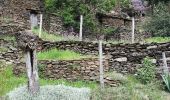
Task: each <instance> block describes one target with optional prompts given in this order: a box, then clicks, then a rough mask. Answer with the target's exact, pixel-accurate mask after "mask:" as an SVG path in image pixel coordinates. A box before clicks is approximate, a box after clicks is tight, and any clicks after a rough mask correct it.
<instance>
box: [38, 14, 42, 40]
mask: <svg viewBox="0 0 170 100" xmlns="http://www.w3.org/2000/svg"><path fill="white" fill-rule="evenodd" d="M42 18H43V15H42V14H40V31H39V37H41V33H42V20H43V19H42Z"/></svg>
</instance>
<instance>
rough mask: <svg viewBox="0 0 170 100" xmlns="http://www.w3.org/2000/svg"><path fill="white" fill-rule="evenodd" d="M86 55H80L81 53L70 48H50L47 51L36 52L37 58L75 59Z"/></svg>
mask: <svg viewBox="0 0 170 100" xmlns="http://www.w3.org/2000/svg"><path fill="white" fill-rule="evenodd" d="M87 57H88V56H82V55H81V54H78V53H75V52H73V51H70V50H57V49H51V50H49V51H45V52H39V53H38V59H39V60H75V59H81V58H87Z"/></svg>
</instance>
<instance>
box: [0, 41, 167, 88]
mask: <svg viewBox="0 0 170 100" xmlns="http://www.w3.org/2000/svg"><path fill="white" fill-rule="evenodd" d="M0 44H1V46H3V47H7V48H8V50H7V51H6V52H0V60H5V61H8V62H13V63H14V64H16V66H15V67H14V70H13V71H14V73H15V74H16V75H19V74H21V73H23V72H25V69H26V68H25V64H24V63H23V61H21V59H22V58H23V55H22V53H21V52H20V51H19V50H18V49H16V47H15V46H11V45H15V44H13V42H7V41H5V40H2V39H1V40H0ZM39 45H40V47H39V49H41V50H42V51H43V50H49V49H52V48H58V49H64V50H65V49H70V50H74V51H76V52H79V53H82V54H91V55H98V43H92V42H80V41H60V42H47V41H41V42H40V44H39ZM103 51H104V55H105V63H104V64H105V66H104V67H105V73H106V72H113V71H117V72H120V73H123V74H129V73H130V74H135V72H136V69H137V68H139V67H140V65H141V61H142V59H143V58H145V57H146V56H149V57H152V61H153V63H155V64H156V65H157V72H158V75H160V74H161V68H160V66H162V52H163V51H164V52H165V53H166V56H167V59H168V66H169V65H170V61H169V60H170V43H169V42H168V43H152V44H138V43H136V44H103ZM98 63H99V62H98V59H96V58H89V59H81V60H71V61H69V60H68V61H67V60H65V61H48V60H46V61H39V69H40V71H41V72H40V75H44V77H46V78H52V79H60V78H65V79H67V80H78V79H83V80H90V81H98V79H99V78H98V75H99V68H98V67H99V64H98ZM105 81H106V83H107V84H109V85H111V86H116V85H117V84H119V83H120V82H119V81H115V80H112V79H111V78H109V77H105Z"/></svg>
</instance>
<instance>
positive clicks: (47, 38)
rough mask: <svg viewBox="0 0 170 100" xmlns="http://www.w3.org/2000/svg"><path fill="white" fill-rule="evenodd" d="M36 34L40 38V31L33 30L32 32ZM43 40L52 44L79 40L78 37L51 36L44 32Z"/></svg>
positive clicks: (42, 34)
mask: <svg viewBox="0 0 170 100" xmlns="http://www.w3.org/2000/svg"><path fill="white" fill-rule="evenodd" d="M32 31H33V33H34V34H36V35H37V36H39V29H33V30H32ZM40 38H42V39H43V40H45V41H51V42H55V41H75V40H78V39H77V38H76V37H74V36H66V37H64V36H61V35H57V34H54V33H52V34H50V33H48V32H45V31H42V33H41V37H40Z"/></svg>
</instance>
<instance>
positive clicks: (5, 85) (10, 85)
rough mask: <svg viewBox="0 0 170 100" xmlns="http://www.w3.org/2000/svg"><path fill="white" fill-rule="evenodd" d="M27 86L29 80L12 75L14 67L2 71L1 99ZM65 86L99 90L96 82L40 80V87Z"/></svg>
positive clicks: (0, 77) (0, 80)
mask: <svg viewBox="0 0 170 100" xmlns="http://www.w3.org/2000/svg"><path fill="white" fill-rule="evenodd" d="M25 84H27V78H26V77H24V76H22V77H16V76H15V75H13V73H12V67H11V66H10V65H9V66H6V67H5V68H4V69H3V71H0V97H1V96H4V95H5V94H6V93H8V92H9V91H11V90H13V89H14V88H17V87H19V86H20V85H25ZM59 84H64V85H66V86H73V87H89V88H91V89H94V88H97V84H96V83H95V82H85V81H76V82H71V81H66V80H64V79H60V80H48V79H40V85H59Z"/></svg>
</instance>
